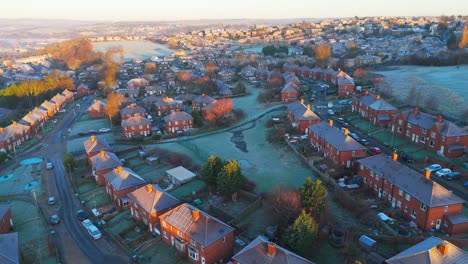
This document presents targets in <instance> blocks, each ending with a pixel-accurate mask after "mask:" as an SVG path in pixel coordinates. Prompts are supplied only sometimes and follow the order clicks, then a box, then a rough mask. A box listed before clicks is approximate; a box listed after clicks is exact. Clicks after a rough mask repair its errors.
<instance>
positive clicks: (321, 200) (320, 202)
mask: <svg viewBox="0 0 468 264" xmlns="http://www.w3.org/2000/svg"><path fill="white" fill-rule="evenodd" d="M299 192H300V193H301V202H302V206H303V207H304V209H305V210H306V211H307V212H308V213H310V214H312V215H318V214H319V213H320V210H321V209H322V208H323V207H324V205H325V198H326V197H327V192H328V191H327V188H325V186H323V185H322V182H321V181H320V180H318V179H317V180H316V181H312V179H311V178H310V177H307V179H306V181H305V182H304V184H303V185H302V186H301V187H300V188H299Z"/></svg>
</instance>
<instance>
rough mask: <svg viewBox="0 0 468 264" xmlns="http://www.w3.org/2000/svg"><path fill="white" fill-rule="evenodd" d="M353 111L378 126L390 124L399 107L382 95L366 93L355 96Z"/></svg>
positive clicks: (352, 105)
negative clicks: (381, 96)
mask: <svg viewBox="0 0 468 264" xmlns="http://www.w3.org/2000/svg"><path fill="white" fill-rule="evenodd" d="M351 111H353V112H355V113H358V114H359V115H360V116H361V117H362V118H363V119H365V120H367V121H369V122H371V123H372V124H374V125H377V126H385V127H386V126H388V124H389V123H390V121H391V120H392V119H393V116H394V115H395V114H396V113H397V111H398V109H397V108H396V107H394V106H393V105H391V104H389V103H387V102H386V101H385V100H383V99H382V98H380V95H375V94H372V93H369V92H368V90H366V93H364V94H363V95H357V96H355V97H354V99H353V102H352V104H351Z"/></svg>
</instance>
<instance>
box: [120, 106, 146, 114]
mask: <svg viewBox="0 0 468 264" xmlns="http://www.w3.org/2000/svg"><path fill="white" fill-rule="evenodd" d="M140 113H145V114H146V111H145V109H144V108H143V107H141V106H139V105H136V104H130V105H129V106H127V107H125V108H123V109H121V110H120V114H121V115H132V114H140Z"/></svg>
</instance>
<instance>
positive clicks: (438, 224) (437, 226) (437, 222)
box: [435, 219, 441, 230]
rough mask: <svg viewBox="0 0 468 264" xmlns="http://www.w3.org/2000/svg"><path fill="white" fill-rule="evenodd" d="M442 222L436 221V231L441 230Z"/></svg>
mask: <svg viewBox="0 0 468 264" xmlns="http://www.w3.org/2000/svg"><path fill="white" fill-rule="evenodd" d="M440 222H441V220H440V219H437V221H436V227H435V229H436V230H439V228H440Z"/></svg>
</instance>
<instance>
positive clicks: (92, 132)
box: [88, 129, 97, 134]
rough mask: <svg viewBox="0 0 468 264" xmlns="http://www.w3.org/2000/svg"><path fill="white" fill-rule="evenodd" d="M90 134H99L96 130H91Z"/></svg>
mask: <svg viewBox="0 0 468 264" xmlns="http://www.w3.org/2000/svg"><path fill="white" fill-rule="evenodd" d="M88 133H90V134H96V133H97V131H96V130H94V129H90V130H89V131H88Z"/></svg>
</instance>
